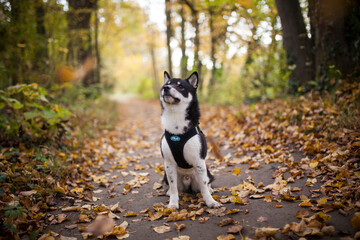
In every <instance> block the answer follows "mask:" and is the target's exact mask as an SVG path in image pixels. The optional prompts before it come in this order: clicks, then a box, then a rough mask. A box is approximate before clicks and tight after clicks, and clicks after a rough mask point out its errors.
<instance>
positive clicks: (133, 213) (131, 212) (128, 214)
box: [124, 211, 137, 217]
mask: <svg viewBox="0 0 360 240" xmlns="http://www.w3.org/2000/svg"><path fill="white" fill-rule="evenodd" d="M136 216H137V213H135V212H133V211H129V212H127V213H126V214H125V215H124V217H136Z"/></svg>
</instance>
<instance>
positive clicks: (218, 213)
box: [206, 207, 226, 217]
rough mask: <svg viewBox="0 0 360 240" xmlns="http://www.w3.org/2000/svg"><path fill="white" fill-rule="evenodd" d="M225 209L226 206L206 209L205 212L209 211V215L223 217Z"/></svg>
mask: <svg viewBox="0 0 360 240" xmlns="http://www.w3.org/2000/svg"><path fill="white" fill-rule="evenodd" d="M225 210H226V207H221V208H215V209H210V208H208V209H206V212H208V213H210V215H213V216H217V217H223V216H225V213H224V211H225Z"/></svg>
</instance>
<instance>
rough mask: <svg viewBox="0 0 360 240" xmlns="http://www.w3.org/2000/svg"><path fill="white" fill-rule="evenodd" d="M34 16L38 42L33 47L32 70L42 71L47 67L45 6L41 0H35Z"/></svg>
mask: <svg viewBox="0 0 360 240" xmlns="http://www.w3.org/2000/svg"><path fill="white" fill-rule="evenodd" d="M35 16H36V33H37V40H38V41H37V42H38V44H37V45H36V47H35V59H36V60H35V61H34V70H37V71H39V72H42V73H43V72H44V70H45V69H46V68H47V60H48V51H47V36H46V30H45V25H44V20H45V19H44V18H45V8H44V2H43V0H36V1H35Z"/></svg>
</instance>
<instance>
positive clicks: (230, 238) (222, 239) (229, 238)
mask: <svg viewBox="0 0 360 240" xmlns="http://www.w3.org/2000/svg"><path fill="white" fill-rule="evenodd" d="M216 239H217V240H234V239H235V236H234V235H232V234H227V235H220V236H218V237H217V238H216Z"/></svg>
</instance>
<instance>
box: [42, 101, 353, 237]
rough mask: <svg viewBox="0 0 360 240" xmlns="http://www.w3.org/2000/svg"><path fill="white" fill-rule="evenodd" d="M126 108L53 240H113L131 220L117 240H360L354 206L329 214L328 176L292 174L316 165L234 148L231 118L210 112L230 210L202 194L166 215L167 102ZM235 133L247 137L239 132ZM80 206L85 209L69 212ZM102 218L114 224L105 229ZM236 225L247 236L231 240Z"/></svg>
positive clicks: (207, 128)
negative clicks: (162, 145)
mask: <svg viewBox="0 0 360 240" xmlns="http://www.w3.org/2000/svg"><path fill="white" fill-rule="evenodd" d="M119 108H120V114H121V117H120V121H119V123H117V124H116V128H115V130H114V131H104V132H103V136H102V137H101V138H99V139H95V140H93V141H91V142H89V143H88V145H89V146H90V147H88V150H87V151H88V153H89V154H88V156H92V158H91V159H90V161H91V162H88V163H87V164H85V165H83V166H78V167H79V168H89V171H88V174H87V175H85V176H83V178H85V179H83V180H82V181H83V182H81V181H78V182H76V183H75V182H74V183H71V184H69V185H72V186H73V187H74V188H73V189H72V191H70V192H71V193H72V194H67V196H65V197H62V198H60V199H57V200H56V201H57V202H56V204H55V203H54V204H53V205H54V206H53V209H55V210H54V211H51V212H50V213H49V216H54V218H53V219H55V221H54V223H55V224H53V225H50V226H49V227H47V228H46V229H45V231H44V233H45V234H47V235H46V236H50V235H52V236H57V237H56V238H58V237H60V236H61V239H66V237H73V238H77V239H83V237H84V238H87V237H88V238H90V239H91V238H92V237H91V235H89V234H88V233H87V232H86V230H87V231H90V232H91V233H93V234H100V235H101V234H105V232H106V231H107V230H106V231H105V229H106V227H107V226H108V227H109V228H110V229H111V228H113V226H114V224H115V225H120V224H121V223H123V222H124V221H126V222H127V223H128V226H127V227H126V224H125V225H122V226H123V227H124V228H118V232H117V233H116V232H114V229H113V230H112V231H113V234H110V236H108V238H110V239H111V238H113V239H114V238H116V236H117V237H118V238H127V239H172V238H176V237H180V236H183V239H188V238H190V239H216V238H218V239H241V238H242V237H248V238H250V239H252V238H256V237H257V238H261V237H271V236H272V237H273V238H274V239H298V238H299V237H300V236H306V237H310V238H322V239H340V238H341V237H347V236H354V234H355V232H356V231H355V229H354V228H353V227H352V225H351V223H350V220H351V219H352V217H353V216H354V212H355V211H354V207H353V208H349V209H346V210H348V211H344V210H343V209H344V208H346V207H345V206H344V207H339V208H336V207H334V206H333V205H331V206H330V205H328V204H329V203H327V199H328V198H327V196H326V195H324V189H323V188H322V186H323V184H324V181H326V179H323V178H324V175H321V174H314V175H312V172H311V169H310V168H308V167H303V168H301V169H302V172H296V171H294V169H293V171H291V170H292V169H290V167H291V166H292V165H291V164H290V163H294V162H295V163H298V165H299V166H300V165H301V164H302V163H304V161H305V160H303V159H305V158H306V156H305V155H304V154H303V152H302V151H300V150H299V148H298V147H297V146H296V144H287V146H286V147H282V148H281V149H282V155H281V156H278V157H279V158H282V157H286V159H287V160H286V161H285V160H284V161H282V162H281V161H275V160H274V161H271V159H273V158H266V157H264V156H265V155H266V154H268V155H269V156H270V155H271V154H273V155H276V151H275V152H274V149H272V147H270V146H267V145H266V146H265V148H262V150H261V151H259V149H256V148H254V149H253V150H254V151H253V152H251V151H247V152H246V153H244V152H243V151H240V150H239V148H237V147H235V145H234V144H232V142H234V139H239V138H241V136H238V137H236V136H235V137H230V136H229V135H228V134H224V132H223V131H222V130H221V129H222V126H221V123H219V122H218V121H217V120H216V119H215V118H216V117H219V116H222V114H223V112H222V111H221V110H219V109H217V108H214V107H208V106H201V110H202V118H201V123H200V124H201V128H202V129H203V132H204V133H205V135H206V136H207V137H208V145H209V153H208V158H207V164H208V167H209V169H210V171H211V172H212V173H213V175H214V176H215V181H214V182H213V184H212V186H213V188H214V189H215V192H214V195H216V196H215V198H216V199H217V200H218V201H220V202H222V207H221V208H220V209H215V210H212V209H207V208H206V207H205V205H204V204H203V202H202V200H201V196H200V195H191V194H190V195H189V194H181V197H180V200H181V202H180V209H179V211H177V212H175V213H171V212H170V210H168V209H166V204H167V201H168V199H169V198H168V197H167V196H166V195H165V192H166V190H167V187H166V186H163V185H162V178H163V175H162V174H163V165H162V158H161V154H160V149H159V141H160V138H161V136H162V132H163V129H162V126H161V122H160V114H161V109H160V106H159V103H158V102H156V101H146V100H134V99H125V100H121V101H119ZM234 111H236V110H234ZM264 114H266V113H264ZM232 130H233V132H235V133H236V132H243V131H241V130H240V129H236V126H234V129H232ZM85 152H86V151H85ZM273 155H271V156H273ZM266 156H267V155H266ZM269 159H270V160H269ZM274 159H275V158H274ZM297 169H300V168H297ZM309 176H310V177H309ZM80 186H85V187H83V188H80ZM86 186H88V187H86ZM92 187H93V188H92ZM74 189H75V190H74ZM88 189H92V193H91V194H89V192H90V191H89V192H88V191H86V190H88ZM334 202H335V201H334ZM299 204H300V205H302V207H301V206H299ZM344 204H345V203H344ZM354 204H355V203H354ZM73 206H79V207H75V208H73V209H71V208H70V209H69V208H67V207H73ZM325 206H328V207H325ZM329 206H330V207H329ZM357 207H359V206H357ZM337 209H339V210H337ZM68 210H70V211H68ZM101 214H103V216H104V218H103V219H101V218H100V219H99V218H98V219H96V220H95V218H96V216H98V215H101ZM113 214H115V215H116V217H115V216H114V215H113ZM169 215H170V216H169ZM329 216H331V218H330V219H329ZM301 218H303V220H301ZM172 220H177V221H172ZM101 221H103V223H101ZM94 222H98V223H99V225H98V226H97V227H95V228H96V229H95V230H94V229H93V228H91V227H89V224H90V225H91V224H94ZM181 224H184V225H185V228H183V227H184V225H181ZM287 224H288V225H287ZM93 226H94V225H93ZM161 226H163V227H161ZM233 226H238V229H235V230H234V231H233V232H231V230H230V232H229V234H228V233H227V231H228V229H229V228H231V227H233ZM240 226H242V230H241V227H240ZM325 226H333V227H334V228H332V227H325ZM156 227H160V228H156ZM263 227H272V228H278V229H270V228H265V229H262V228H263ZM324 227H325V228H324ZM177 228H178V231H177ZM180 228H181V229H180ZM233 229H234V227H233ZM49 230H50V231H53V233H51V232H50V233H49ZM84 230H85V231H84ZM103 230H104V231H103ZM240 230H241V231H240ZM109 231H110V230H109ZM272 231H273V232H272ZM161 232H164V233H161ZM255 232H257V233H255ZM282 232H283V233H282ZM55 233H56V234H55ZM57 234H59V235H57ZM227 234H228V235H227ZM230 234H231V235H230ZM221 235H227V236H221ZM44 237H45V236H44Z"/></svg>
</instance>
